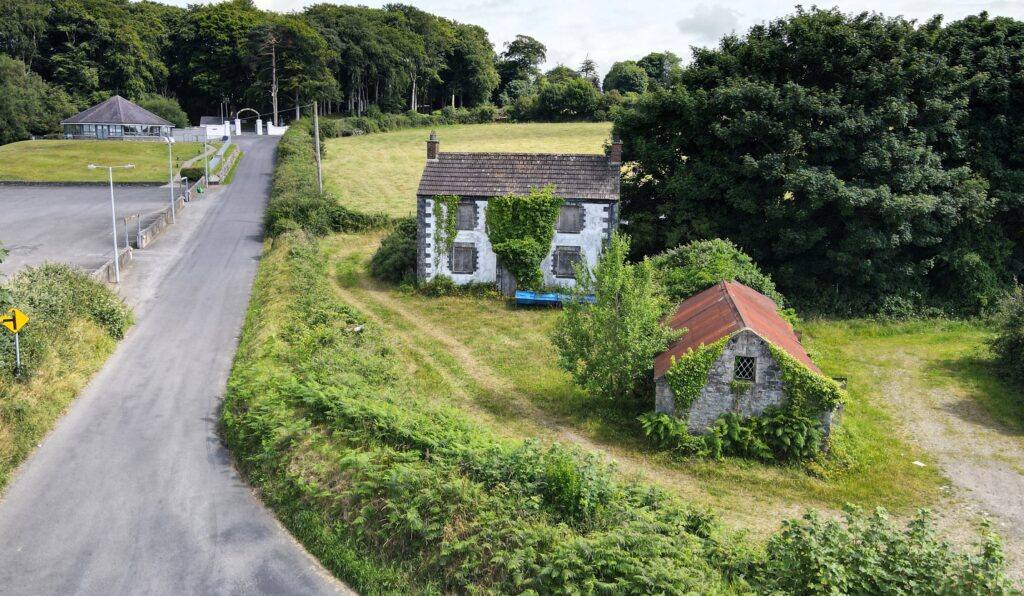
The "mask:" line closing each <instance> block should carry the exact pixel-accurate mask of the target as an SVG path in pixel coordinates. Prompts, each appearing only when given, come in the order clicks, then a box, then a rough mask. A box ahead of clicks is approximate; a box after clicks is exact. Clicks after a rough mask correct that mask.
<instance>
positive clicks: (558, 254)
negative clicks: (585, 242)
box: [552, 246, 582, 278]
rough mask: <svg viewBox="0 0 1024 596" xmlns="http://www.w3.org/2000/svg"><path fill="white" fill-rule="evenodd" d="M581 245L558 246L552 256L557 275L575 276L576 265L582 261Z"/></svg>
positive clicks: (553, 267)
mask: <svg viewBox="0 0 1024 596" xmlns="http://www.w3.org/2000/svg"><path fill="white" fill-rule="evenodd" d="M581 259H582V256H581V255H580V247H578V246H556V247H555V254H554V255H553V257H552V260H553V261H554V262H553V263H552V269H553V270H554V274H555V277H569V278H571V277H575V276H576V271H575V269H574V266H575V265H576V263H578V262H580V260H581Z"/></svg>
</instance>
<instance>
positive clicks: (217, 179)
mask: <svg viewBox="0 0 1024 596" xmlns="http://www.w3.org/2000/svg"><path fill="white" fill-rule="evenodd" d="M241 154H242V151H241V150H240V149H238V147H237V146H236V147H235V150H234V151H232V152H231V153H228V155H227V157H226V158H224V163H223V164H222V165H221V167H220V170H219V173H218V174H217V175H214V176H210V182H211V183H212V184H220V183H221V182H223V181H224V179H225V178H227V177H228V174H230V173H231V167H232V166H234V165H235V161H237V160H238V156H239V155H241Z"/></svg>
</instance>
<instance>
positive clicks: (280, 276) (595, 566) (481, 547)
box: [223, 232, 757, 593]
mask: <svg viewBox="0 0 1024 596" xmlns="http://www.w3.org/2000/svg"><path fill="white" fill-rule="evenodd" d="M326 261H327V260H326V259H325V258H324V254H323V253H322V252H320V250H319V248H318V247H317V243H316V242H315V241H313V240H311V239H310V238H309V237H308V236H305V235H304V234H303V233H301V232H292V233H288V234H286V235H284V236H281V237H279V238H278V239H277V240H276V241H275V242H274V247H273V249H272V250H270V252H269V253H267V254H266V255H265V258H264V260H263V262H262V265H261V270H260V274H259V276H258V278H257V282H256V287H255V290H254V293H253V298H252V303H251V309H250V311H249V314H248V317H247V321H246V325H245V329H244V331H243V336H242V341H241V345H240V347H239V352H238V356H237V359H236V363H235V366H234V369H233V371H232V376H231V381H230V382H229V386H228V394H227V398H226V401H225V409H224V413H223V418H224V423H225V429H226V434H227V438H228V443H229V445H230V446H231V448H232V449H233V450H234V451H235V453H236V454H237V455H238V456H239V460H240V463H241V465H242V467H243V469H244V470H245V471H246V472H247V473H248V474H249V477H250V479H251V480H252V481H253V482H254V484H256V486H257V487H258V488H259V489H260V490H261V492H262V493H263V495H264V498H265V499H266V500H267V502H269V503H270V504H271V505H272V506H273V507H274V508H275V509H276V510H277V511H278V514H279V516H280V517H281V519H282V520H283V521H284V522H285V523H286V524H287V525H288V526H289V528H290V529H291V530H292V531H293V532H295V533H296V535H297V536H298V537H299V538H300V539H301V540H302V541H303V542H304V543H305V544H306V545H307V546H308V547H309V548H310V549H311V550H312V551H313V552H314V553H315V554H316V555H317V556H318V557H319V558H320V559H321V560H322V561H323V562H324V563H325V564H326V565H327V566H328V567H329V568H331V569H332V570H333V571H335V572H336V573H338V574H339V575H340V576H341V577H342V578H344V579H345V580H346V581H350V582H353V583H354V584H355V587H356V588H357V589H359V590H362V591H366V592H371V593H381V592H397V591H409V590H411V591H415V592H434V591H438V592H452V591H478V590H484V591H489V590H493V591H496V592H502V593H504V592H522V591H524V590H535V591H537V592H545V593H548V592H561V591H572V590H581V591H584V592H592V591H612V592H621V593H641V592H644V593H646V592H651V591H654V592H679V591H686V590H687V589H689V590H698V589H700V590H711V591H732V590H733V589H742V587H743V586H744V585H746V580H745V579H744V577H745V574H746V573H747V569H748V567H749V565H750V564H752V562H753V561H754V560H755V558H756V556H757V555H756V553H754V552H753V551H750V550H747V548H746V546H745V545H744V542H743V541H742V540H732V539H728V538H726V537H725V536H724V535H723V534H722V533H721V532H722V530H721V529H720V528H718V526H717V524H716V522H715V521H714V520H713V518H712V517H710V516H709V515H707V514H706V513H705V512H703V511H701V510H699V509H692V508H690V507H688V506H686V505H684V504H683V503H681V502H679V501H677V500H675V499H673V498H671V497H668V496H666V495H665V494H663V493H661V492H659V491H656V490H652V489H650V488H649V487H645V486H643V485H641V484H635V483H631V482H623V481H622V480H621V479H620V478H619V477H618V476H616V475H615V474H613V473H612V471H611V470H610V469H608V468H607V467H606V466H605V465H604V464H602V463H600V462H599V460H598V459H597V458H595V457H594V456H592V455H586V454H584V453H582V452H579V451H576V450H573V449H567V448H564V447H560V446H558V445H551V446H543V445H540V444H536V443H534V442H530V441H527V442H523V441H522V440H508V439H504V438H501V437H500V436H499V435H497V434H496V433H494V432H493V431H492V430H490V429H488V428H486V427H485V426H481V425H480V424H478V423H477V422H476V421H474V420H473V419H472V418H471V417H468V416H466V415H465V414H464V413H463V412H461V411H460V410H458V409H456V408H453V407H452V406H450V405H448V406H441V405H439V404H437V403H435V402H433V401H431V400H429V399H424V397H423V396H421V395H420V394H419V393H418V392H417V391H415V387H417V386H418V381H417V379H416V378H415V375H410V373H409V372H408V370H407V369H406V368H405V367H404V366H402V364H401V363H400V362H399V361H396V359H395V358H394V348H395V342H394V340H393V338H392V336H391V335H390V334H389V333H388V330H387V329H386V328H381V327H379V326H377V325H375V324H374V323H373V322H372V321H369V320H367V319H365V318H364V316H363V315H362V314H361V313H360V312H358V311H357V310H354V309H353V308H351V307H350V306H349V305H348V304H346V303H345V302H344V301H343V300H341V299H340V298H339V297H337V296H336V295H335V294H334V290H333V289H332V286H331V284H330V282H329V278H328V275H329V273H330V269H329V267H328V264H327V262H326ZM286 312H287V313H288V315H289V316H287V317H286V316H284V315H285V313H286Z"/></svg>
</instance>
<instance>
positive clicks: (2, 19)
mask: <svg viewBox="0 0 1024 596" xmlns="http://www.w3.org/2000/svg"><path fill="white" fill-rule="evenodd" d="M49 13H50V3H49V2H48V1H47V0H0V51H2V52H4V53H6V54H8V55H9V56H11V57H12V58H15V59H17V60H20V61H21V62H22V64H24V65H25V68H27V69H28V70H32V64H33V62H34V61H35V58H36V56H37V55H38V54H39V43H40V41H41V40H42V38H43V36H44V35H45V33H46V27H47V23H46V17H47V15H49Z"/></svg>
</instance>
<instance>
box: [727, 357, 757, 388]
mask: <svg viewBox="0 0 1024 596" xmlns="http://www.w3.org/2000/svg"><path fill="white" fill-rule="evenodd" d="M732 376H733V378H734V379H736V380H737V381H750V382H751V383H753V382H754V381H756V380H757V358H751V357H750V356H737V357H736V368H735V369H734V370H733V375H732Z"/></svg>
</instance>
